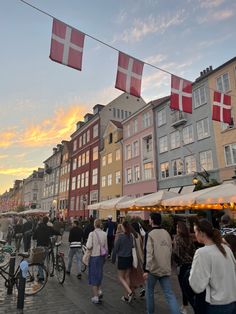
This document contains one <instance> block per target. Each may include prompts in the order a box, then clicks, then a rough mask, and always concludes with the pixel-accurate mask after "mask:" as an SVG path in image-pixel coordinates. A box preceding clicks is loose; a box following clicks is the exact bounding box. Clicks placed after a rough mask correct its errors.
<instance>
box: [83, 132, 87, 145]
mask: <svg viewBox="0 0 236 314" xmlns="http://www.w3.org/2000/svg"><path fill="white" fill-rule="evenodd" d="M85 144H86V133H84V134H83V145H85Z"/></svg>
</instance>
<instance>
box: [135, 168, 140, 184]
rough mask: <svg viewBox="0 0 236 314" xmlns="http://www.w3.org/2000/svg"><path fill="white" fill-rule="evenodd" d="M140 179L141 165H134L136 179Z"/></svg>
mask: <svg viewBox="0 0 236 314" xmlns="http://www.w3.org/2000/svg"><path fill="white" fill-rule="evenodd" d="M139 180H140V167H139V166H134V181H135V182H137V181H139Z"/></svg>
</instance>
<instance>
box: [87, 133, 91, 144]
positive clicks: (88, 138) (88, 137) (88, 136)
mask: <svg viewBox="0 0 236 314" xmlns="http://www.w3.org/2000/svg"><path fill="white" fill-rule="evenodd" d="M89 141H90V130H88V131H87V143H88V142H89Z"/></svg>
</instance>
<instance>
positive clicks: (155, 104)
mask: <svg viewBox="0 0 236 314" xmlns="http://www.w3.org/2000/svg"><path fill="white" fill-rule="evenodd" d="M168 100H170V96H165V97H162V98H158V99H155V100H151V101H150V102H149V103H148V105H149V104H152V105H153V108H156V107H157V106H159V105H161V104H163V103H164V102H166V101H168Z"/></svg>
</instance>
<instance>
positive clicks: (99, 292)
mask: <svg viewBox="0 0 236 314" xmlns="http://www.w3.org/2000/svg"><path fill="white" fill-rule="evenodd" d="M98 298H99V300H101V299H102V298H103V292H102V290H99V291H98Z"/></svg>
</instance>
